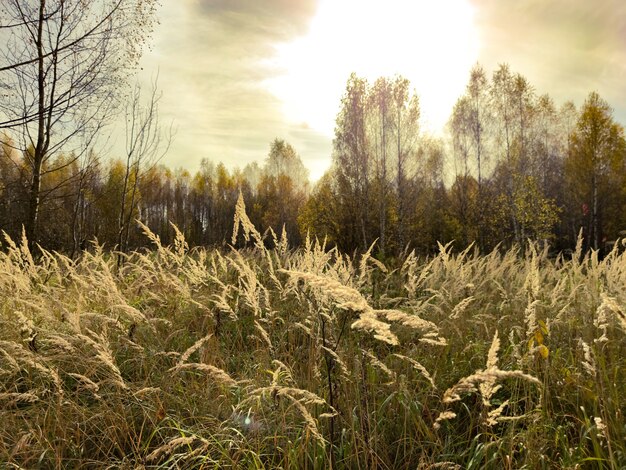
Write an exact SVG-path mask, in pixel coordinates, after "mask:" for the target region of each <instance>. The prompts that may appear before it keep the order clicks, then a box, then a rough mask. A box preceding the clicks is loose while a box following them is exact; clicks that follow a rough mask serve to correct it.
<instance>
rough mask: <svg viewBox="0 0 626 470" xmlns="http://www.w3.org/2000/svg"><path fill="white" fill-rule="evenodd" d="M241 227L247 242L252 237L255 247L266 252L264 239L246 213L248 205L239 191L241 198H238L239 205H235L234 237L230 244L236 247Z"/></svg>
mask: <svg viewBox="0 0 626 470" xmlns="http://www.w3.org/2000/svg"><path fill="white" fill-rule="evenodd" d="M239 226H241V231H242V233H243V238H244V240H245V241H246V242H249V241H250V235H252V238H253V239H254V242H255V246H256V247H257V248H259V249H261V250H262V251H265V246H264V244H263V237H262V236H261V234H260V233H259V231H258V230H257V229H256V227H255V226H254V224H253V223H252V222H251V221H250V218H249V217H248V214H247V213H246V203H245V202H244V200H243V194H242V193H241V191H239V197H238V198H237V204H236V205H235V220H234V222H233V236H232V237H231V240H230V243H231V244H232V245H234V244H235V243H237V236H238V235H239Z"/></svg>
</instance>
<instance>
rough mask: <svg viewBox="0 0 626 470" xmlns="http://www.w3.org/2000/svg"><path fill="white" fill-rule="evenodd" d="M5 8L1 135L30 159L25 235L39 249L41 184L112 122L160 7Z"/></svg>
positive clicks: (58, 2)
mask: <svg viewBox="0 0 626 470" xmlns="http://www.w3.org/2000/svg"><path fill="white" fill-rule="evenodd" d="M2 3H3V6H2V7H1V8H0V24H1V25H2V26H3V29H2V30H0V35H2V38H3V41H2V44H3V46H2V47H1V48H0V84H1V85H2V88H4V89H5V90H6V92H4V93H3V96H2V97H1V98H0V128H5V129H11V133H12V136H13V139H14V141H15V142H16V144H15V145H16V147H17V148H18V149H19V150H20V151H22V152H23V153H24V155H25V158H26V159H27V160H28V166H29V168H30V172H31V174H30V181H29V197H28V208H27V217H26V233H27V236H28V238H29V240H30V243H31V244H34V243H35V242H36V241H37V237H38V231H37V222H38V216H39V208H40V204H41V196H42V195H41V182H42V178H43V177H44V176H45V175H46V174H47V173H51V172H53V171H55V170H57V169H58V168H53V167H51V164H52V162H53V159H52V157H53V156H54V154H55V153H57V152H59V151H61V150H63V152H64V153H66V154H72V155H74V158H75V159H78V158H81V157H82V156H83V155H84V154H85V153H86V152H87V149H89V148H91V147H92V146H93V143H94V141H95V139H96V138H97V136H98V135H99V132H100V131H101V129H102V128H103V127H104V126H105V125H106V124H107V123H108V122H110V118H111V116H113V115H114V113H115V111H116V110H117V109H118V106H119V103H120V100H119V98H120V97H121V96H120V90H124V86H123V85H124V84H125V83H126V82H127V76H128V72H129V69H133V68H134V67H135V66H136V64H137V61H138V59H139V57H140V54H141V51H142V49H143V44H144V43H145V40H146V37H147V35H148V34H149V33H150V31H151V29H152V25H153V23H154V19H155V9H156V4H157V0H100V1H84V0H3V2H2ZM28 149H31V151H27V150H28ZM71 163H72V162H67V161H65V164H71Z"/></svg>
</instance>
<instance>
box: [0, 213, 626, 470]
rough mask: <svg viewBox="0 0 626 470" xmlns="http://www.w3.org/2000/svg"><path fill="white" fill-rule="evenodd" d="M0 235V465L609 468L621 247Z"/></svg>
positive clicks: (616, 391)
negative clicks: (346, 245) (120, 247)
mask: <svg viewBox="0 0 626 470" xmlns="http://www.w3.org/2000/svg"><path fill="white" fill-rule="evenodd" d="M236 226H238V227H241V230H242V231H243V236H244V238H246V240H250V244H251V245H252V246H251V247H250V248H245V249H240V250H237V249H234V248H233V249H232V250H231V251H230V252H226V253H224V252H219V251H206V250H192V251H190V250H189V248H188V246H187V244H186V243H185V241H184V237H183V236H182V234H181V233H180V232H178V231H177V237H176V243H175V244H174V246H172V247H164V246H162V245H161V243H160V241H159V240H158V238H157V237H156V236H154V235H153V234H151V233H149V231H148V229H147V228H146V227H144V230H145V231H146V235H147V236H148V237H150V238H151V239H152V241H153V242H154V244H155V250H154V251H152V252H150V253H133V254H131V255H128V256H127V257H126V258H125V259H124V262H123V263H122V264H121V265H120V266H118V263H117V256H116V255H115V254H108V253H105V252H103V250H102V249H101V248H100V247H94V249H93V250H91V251H90V252H88V253H85V254H84V256H83V257H82V258H81V259H80V260H79V261H72V260H70V259H68V258H66V257H64V256H63V255H60V254H57V253H48V252H45V251H44V252H43V255H42V256H41V257H40V258H39V259H38V260H36V261H35V260H34V259H33V257H32V256H31V254H30V252H29V251H28V248H27V244H26V242H25V240H20V242H19V243H16V242H14V241H12V240H10V239H8V238H7V239H5V243H4V246H3V248H4V251H3V252H2V253H0V299H2V301H1V303H0V309H1V310H0V378H1V380H0V422H1V423H3V425H2V426H1V427H0V461H1V462H5V463H6V465H7V466H8V468H14V467H15V468H18V467H22V468H113V467H124V468H294V469H296V468H297V469H300V468H320V469H321V468H329V467H331V466H332V467H333V468H381V469H391V468H394V469H395V468H412V469H414V468H572V469H573V468H612V469H618V468H624V466H625V465H626V426H625V425H624V423H625V422H626V419H625V418H624V416H625V414H626V398H625V397H624V390H626V377H625V376H626V326H625V324H626V321H625V316H624V311H626V308H625V306H626V255H625V254H623V253H622V252H619V251H617V248H616V250H615V251H614V252H612V253H611V254H610V255H609V256H607V257H606V258H605V259H603V260H600V259H598V257H597V255H596V254H594V253H591V254H587V255H584V256H583V254H582V253H581V252H580V251H577V252H576V253H574V255H573V256H572V257H571V259H570V258H565V257H558V258H556V259H552V258H550V257H549V256H548V254H547V250H539V249H538V248H537V247H534V246H529V247H527V248H526V249H525V250H521V249H516V250H511V251H508V252H499V251H494V252H493V253H490V254H488V255H486V256H480V255H478V254H477V253H475V251H473V250H472V248H468V249H467V250H465V251H464V252H462V253H458V254H454V253H452V251H451V249H450V247H449V246H446V247H443V246H442V247H440V253H439V254H438V255H437V256H434V257H431V258H429V259H420V258H419V257H417V256H415V255H414V254H411V255H409V256H408V257H407V258H406V259H404V260H398V261H394V262H392V263H390V265H387V266H386V265H383V264H382V263H381V262H380V261H378V260H376V259H375V258H373V257H372V255H371V250H370V251H368V252H367V253H366V254H365V255H363V256H359V257H356V258H355V259H352V258H349V257H347V256H345V255H343V254H341V253H338V252H337V251H336V250H334V249H327V248H326V247H325V246H324V244H321V243H318V242H316V241H311V240H307V241H306V243H305V246H304V248H302V249H301V250H298V251H295V252H290V251H289V250H288V249H287V242H286V236H285V235H284V233H283V235H282V236H281V238H280V239H278V237H276V235H275V234H273V233H272V234H271V236H272V237H273V238H274V239H275V240H274V241H275V244H276V246H277V248H276V249H274V250H268V249H266V248H265V246H264V244H263V241H262V239H261V235H260V234H259V233H258V232H257V231H256V230H255V229H254V227H252V226H251V224H250V223H249V219H248V218H247V216H246V215H245V206H244V205H243V201H240V203H238V208H237V219H236Z"/></svg>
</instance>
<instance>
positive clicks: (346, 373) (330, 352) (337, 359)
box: [322, 346, 350, 380]
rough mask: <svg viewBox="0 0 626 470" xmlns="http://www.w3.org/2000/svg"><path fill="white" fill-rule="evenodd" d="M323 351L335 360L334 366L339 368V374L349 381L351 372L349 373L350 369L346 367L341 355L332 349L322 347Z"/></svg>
mask: <svg viewBox="0 0 626 470" xmlns="http://www.w3.org/2000/svg"><path fill="white" fill-rule="evenodd" d="M322 351H324V352H325V353H326V354H328V355H329V356H330V357H332V358H333V361H334V364H335V365H336V366H337V367H339V374H340V375H341V376H342V377H344V378H345V379H348V380H349V379H350V372H349V371H348V367H347V366H346V363H345V362H343V360H342V359H341V358H340V357H339V354H337V353H336V352H335V351H333V350H332V349H330V348H327V347H326V346H322Z"/></svg>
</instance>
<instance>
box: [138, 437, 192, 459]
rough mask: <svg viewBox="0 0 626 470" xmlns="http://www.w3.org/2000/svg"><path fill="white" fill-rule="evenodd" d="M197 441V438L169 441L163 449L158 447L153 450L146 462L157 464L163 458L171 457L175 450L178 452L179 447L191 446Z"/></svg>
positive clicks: (180, 438) (181, 438)
mask: <svg viewBox="0 0 626 470" xmlns="http://www.w3.org/2000/svg"><path fill="white" fill-rule="evenodd" d="M195 440H196V438H195V437H187V436H182V437H176V438H174V439H172V440H170V441H168V442H167V443H165V444H164V445H162V446H161V447H158V448H157V449H155V450H153V451H152V452H151V453H150V454H148V456H147V457H146V462H155V461H157V460H159V459H160V458H161V457H165V456H167V455H170V454H171V453H172V452H174V450H176V449H177V448H179V447H182V446H190V445H191V444H193V442H194V441H195Z"/></svg>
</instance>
